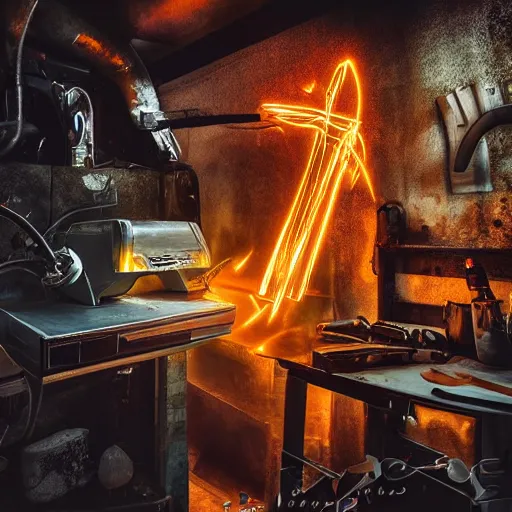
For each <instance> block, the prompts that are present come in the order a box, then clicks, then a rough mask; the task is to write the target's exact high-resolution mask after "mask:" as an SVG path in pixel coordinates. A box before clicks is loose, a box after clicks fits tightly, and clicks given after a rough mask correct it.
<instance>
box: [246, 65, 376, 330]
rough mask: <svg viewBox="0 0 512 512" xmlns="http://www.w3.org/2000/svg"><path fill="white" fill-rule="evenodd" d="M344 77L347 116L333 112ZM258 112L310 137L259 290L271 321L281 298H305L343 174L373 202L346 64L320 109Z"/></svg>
mask: <svg viewBox="0 0 512 512" xmlns="http://www.w3.org/2000/svg"><path fill="white" fill-rule="evenodd" d="M349 74H350V76H351V77H352V79H353V82H354V85H355V90H356V95H357V98H356V107H355V109H354V112H353V113H352V115H342V114H340V113H338V112H334V111H333V110H334V109H335V107H336V103H337V101H338V100H339V98H340V96H341V91H342V89H343V85H344V83H345V80H346V78H347V76H348V75H349ZM262 109H263V110H264V112H265V113H266V116H267V118H269V119H273V120H276V121H280V122H282V123H286V124H289V125H292V126H298V127H301V128H309V129H312V130H314V132H315V137H314V142H313V146H312V149H311V153H310V156H309V160H308V163H307V166H306V169H305V171H304V174H303V176H302V179H301V182H300V185H299V188H298V190H297V193H296V195H295V198H294V200H293V204H292V206H291V208H290V211H289V213H288V216H287V218H286V220H285V222H284V225H283V228H282V230H281V233H280V235H279V238H278V240H277V242H276V245H275V248H274V251H273V254H272V256H271V258H270V261H269V263H268V266H267V269H266V272H265V275H264V277H263V280H262V283H261V286H260V290H259V294H260V295H261V296H267V297H269V298H271V299H272V300H273V302H274V303H273V306H272V311H271V314H270V320H271V319H272V318H273V317H274V316H275V314H276V313H277V311H278V310H279V307H280V305H281V303H282V301H283V300H284V298H285V297H288V298H290V299H292V300H295V301H300V300H301V299H302V297H303V296H304V294H305V293H306V290H307V287H308V284H309V280H310V278H311V273H312V271H313V268H314V265H315V263H316V260H317V257H318V252H319V250H320V247H321V245H322V241H323V239H324V236H325V232H326V228H327V226H328V224H329V220H330V217H331V215H332V211H333V209H334V205H335V203H336V198H337V196H338V193H339V191H340V188H341V185H342V183H343V177H344V175H345V173H349V174H350V178H351V179H350V186H351V188H352V187H354V185H355V184H356V182H357V181H358V179H359V177H360V175H361V174H362V175H363V177H364V179H365V181H366V184H367V186H368V189H369V191H370V194H371V196H372V198H373V199H374V200H375V194H374V191H373V186H372V183H371V180H370V176H369V174H368V170H367V169H366V166H365V163H364V162H365V160H366V150H365V146H364V141H363V138H362V136H361V134H360V132H359V128H360V125H361V86H360V83H359V78H358V76H357V72H356V69H355V67H354V64H353V63H352V61H350V60H346V61H344V62H342V63H340V64H339V65H338V67H337V68H336V71H335V72H334V75H333V77H332V79H331V82H330V85H329V87H328V89H327V94H326V104H325V109H324V110H321V109H316V108H310V107H302V106H296V105H282V104H276V103H267V104H264V105H262ZM263 309H265V308H263ZM261 313H262V311H260V312H258V313H257V316H259V315H260V314H261ZM255 316H256V315H255ZM254 320H256V318H251V319H249V321H248V322H247V323H252V322H253V321H254Z"/></svg>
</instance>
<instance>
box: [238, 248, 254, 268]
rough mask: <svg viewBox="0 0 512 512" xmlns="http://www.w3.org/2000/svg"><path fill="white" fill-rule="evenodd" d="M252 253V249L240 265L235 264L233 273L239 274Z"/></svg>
mask: <svg viewBox="0 0 512 512" xmlns="http://www.w3.org/2000/svg"><path fill="white" fill-rule="evenodd" d="M253 252H254V249H252V250H251V251H250V252H249V253H248V254H247V256H245V257H244V258H243V259H242V260H241V261H240V263H237V264H236V265H235V272H240V270H242V269H243V268H244V267H245V266H246V265H247V262H248V261H249V259H250V258H251V256H252V253H253Z"/></svg>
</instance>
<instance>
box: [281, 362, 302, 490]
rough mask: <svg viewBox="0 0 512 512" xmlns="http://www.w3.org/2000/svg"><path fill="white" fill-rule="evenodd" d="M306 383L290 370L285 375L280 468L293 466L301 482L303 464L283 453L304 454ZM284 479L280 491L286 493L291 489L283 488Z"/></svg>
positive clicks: (300, 455)
mask: <svg viewBox="0 0 512 512" xmlns="http://www.w3.org/2000/svg"><path fill="white" fill-rule="evenodd" d="M307 389H308V385H307V383H306V382H305V381H303V380H301V379H298V378H297V377H294V376H293V375H292V374H291V372H290V371H288V375H287V377H286V391H285V406H284V433H283V454H282V458H281V468H287V467H295V468H296V470H297V478H298V479H300V481H301V482H302V471H303V465H302V464H301V463H300V462H299V461H297V460H296V459H294V458H291V457H289V456H287V455H286V453H284V451H286V452H288V453H292V454H293V455H296V456H298V457H303V456H304V426H305V422H306V401H307ZM285 482H286V480H284V479H283V478H281V482H280V483H281V492H283V493H285V494H288V493H289V492H291V489H285V488H284V486H285V485H286V484H285Z"/></svg>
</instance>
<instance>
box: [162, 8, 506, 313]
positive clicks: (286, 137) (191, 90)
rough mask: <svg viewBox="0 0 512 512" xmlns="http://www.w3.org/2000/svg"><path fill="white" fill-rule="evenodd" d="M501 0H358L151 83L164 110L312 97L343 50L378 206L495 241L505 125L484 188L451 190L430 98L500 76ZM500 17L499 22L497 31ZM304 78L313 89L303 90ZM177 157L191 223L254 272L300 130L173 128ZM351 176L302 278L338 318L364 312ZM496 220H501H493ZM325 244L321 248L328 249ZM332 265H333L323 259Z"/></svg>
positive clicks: (502, 213)
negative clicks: (309, 276) (188, 178)
mask: <svg viewBox="0 0 512 512" xmlns="http://www.w3.org/2000/svg"><path fill="white" fill-rule="evenodd" d="M511 26H512V7H511V5H510V2H507V1H506V0H485V1H479V0H448V1H447V0H442V1H441V0H438V1H428V2H427V1H423V2H393V3H392V5H390V3H389V2H387V3H386V6H385V8H384V7H381V8H377V7H376V8H375V10H373V11H372V10H368V9H365V10H363V9H361V10H360V11H358V7H357V4H353V5H352V7H350V8H347V7H344V8H343V10H340V11H338V12H336V11H335V12H332V13H330V14H329V15H326V16H325V17H322V18H319V19H315V20H312V21H310V22H308V23H306V24H303V25H301V26H298V27H295V28H293V29H291V30H288V31H286V32H284V33H281V34H279V35H278V36H276V37H273V38H271V39H268V40H266V41H264V42H262V43H259V44H257V45H255V46H253V47H250V48H248V49H246V50H242V51H240V52H238V53H236V54H234V55H232V56H230V57H227V58H225V59H223V60H221V61H219V62H217V63H215V64H213V65H211V66H208V67H206V68H203V69H200V70H198V71H196V72H194V73H192V74H190V75H187V76H185V77H183V78H181V79H178V80H176V81H174V82H170V83H168V84H166V85H164V86H163V87H162V88H161V90H160V94H161V96H162V100H163V103H164V106H165V108H166V109H168V110H174V109H180V108H202V109H205V110H208V111H210V112H212V113H231V112H233V113H234V112H254V111H256V110H257V109H258V108H259V106H260V104H261V103H263V102H265V101H284V102H292V103H302V104H308V105H309V104H311V105H318V106H321V105H322V96H323V94H324V93H325V86H326V85H327V84H328V82H329V79H330V75H331V73H332V72H333V70H334V68H335V66H336V64H337V63H338V62H339V61H341V60H343V59H345V58H352V59H354V60H355V62H356V64H357V67H358V70H359V73H360V75H361V81H362V87H363V100H364V102H363V115H362V119H363V123H364V124H363V128H362V132H363V134H364V136H365V138H366V141H367V144H368V150H369V156H368V162H369V167H370V170H371V173H372V176H373V179H374V182H375V185H376V187H377V191H378V203H381V202H383V201H385V200H399V201H401V202H402V203H403V204H404V206H405V208H406V210H407V213H408V219H409V227H410V230H411V231H412V232H416V233H419V236H421V238H422V239H424V240H425V241H428V242H430V243H436V244H450V245H475V246H493V247H504V246H505V247H506V246H509V245H511V243H512V238H511V237H512V235H511V233H512V210H511V208H512V206H511V205H510V204H509V203H510V201H512V198H510V191H511V188H512V172H511V166H512V162H511V156H510V155H512V137H511V136H510V135H511V132H510V129H507V128H503V129H498V130H496V131H495V132H494V133H493V134H492V135H491V136H490V137H489V145H490V151H491V158H492V179H493V184H494V188H495V191H494V192H493V193H489V194H469V195H458V196H454V195H451V194H450V193H449V189H448V184H447V180H446V171H445V165H446V162H445V158H446V150H445V141H444V136H443V131H442V125H441V122H440V120H439V116H438V113H437V110H436V106H435V98H436V97H437V96H439V95H441V94H446V93H448V92H450V91H451V90H453V89H454V88H455V87H458V86H461V85H465V84H468V83H470V82H472V81H483V82H484V83H495V82H496V81H499V80H503V79H507V78H510V77H512V58H511V55H512V40H511V39H510V28H511ZM507 27H508V28H507ZM312 81H316V84H317V86H316V88H315V90H314V91H313V93H312V94H307V93H305V92H304V91H303V89H302V87H303V86H305V85H307V84H310V83H311V82H312ZM178 137H179V139H180V142H181V143H182V145H183V147H184V149H185V158H186V159H187V160H188V161H189V162H190V163H191V164H192V165H193V166H194V167H195V169H196V170H197V173H198V175H199V179H200V184H201V188H202V211H203V218H204V227H205V231H206V235H207V237H208V239H209V242H210V245H211V247H212V249H213V255H214V258H215V259H217V260H220V259H222V258H224V257H228V256H237V255H238V254H242V253H243V252H244V251H247V250H249V249H250V248H251V247H252V246H254V245H256V247H257V258H258V259H259V260H260V261H261V265H260V266H259V268H257V267H256V266H254V267H253V268H252V270H251V272H252V273H253V274H254V275H253V277H254V278H256V279H258V278H260V277H261V274H262V271H263V269H264V264H265V262H266V261H267V259H268V257H269V255H270V251H271V248H272V244H273V243H274V241H275V237H276V235H277V231H278V228H279V226H280V224H281V222H282V219H283V218H284V216H285V213H286V211H287V208H288V206H289V204H290V200H291V195H292V194H293V191H294V190H295V188H296V186H297V183H298V180H299V177H300V174H301V172H302V170H303V167H304V165H305V159H306V158H307V153H308V147H309V145H310V143H311V139H310V138H309V135H307V134H306V135H305V134H304V133H301V131H300V130H298V129H289V128H287V127H285V129H284V133H282V132H279V131H277V130H272V129H270V130H262V131H251V130H234V129H228V128H222V127H211V128H199V129H194V130H181V131H179V132H178ZM376 206H377V205H376V204H373V202H372V200H371V198H370V196H369V194H368V193H367V192H366V191H365V189H364V187H363V186H362V184H361V182H360V183H359V184H358V185H357V187H356V189H355V190H354V191H352V192H350V193H349V192H345V193H343V194H342V195H341V197H340V198H339V201H338V208H337V215H336V218H335V219H334V220H333V222H332V225H331V228H330V231H329V234H328V241H327V244H326V247H325V249H324V253H323V256H322V257H323V258H325V259H327V261H330V262H331V264H330V265H329V264H328V265H319V268H318V269H317V271H316V277H315V283H314V285H316V284H317V283H319V285H320V287H323V288H324V291H328V290H329V286H330V285H329V281H331V279H332V280H333V283H334V286H335V288H336V296H337V298H338V301H339V303H340V312H341V313H342V314H344V315H345V314H353V313H355V312H361V311H364V312H366V314H367V315H368V316H370V317H371V316H372V315H374V314H375V311H376V309H375V288H376V286H375V285H376V282H375V279H374V278H373V276H372V274H371V271H370V263H369V262H370V259H371V246H372V243H373V236H374V225H375V224H374V219H373V211H374V210H375V208H376ZM496 220H499V221H500V222H494V221H496ZM328 254H331V256H330V257H329V256H328ZM333 266H334V268H335V272H334V273H333V272H332V268H333Z"/></svg>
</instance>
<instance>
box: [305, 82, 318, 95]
mask: <svg viewBox="0 0 512 512" xmlns="http://www.w3.org/2000/svg"><path fill="white" fill-rule="evenodd" d="M315 86H316V82H315V81H314V80H313V81H312V82H311V83H310V84H308V85H305V86H304V87H303V88H302V90H303V91H304V92H305V93H307V94H311V93H312V92H313V90H314V89H315Z"/></svg>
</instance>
